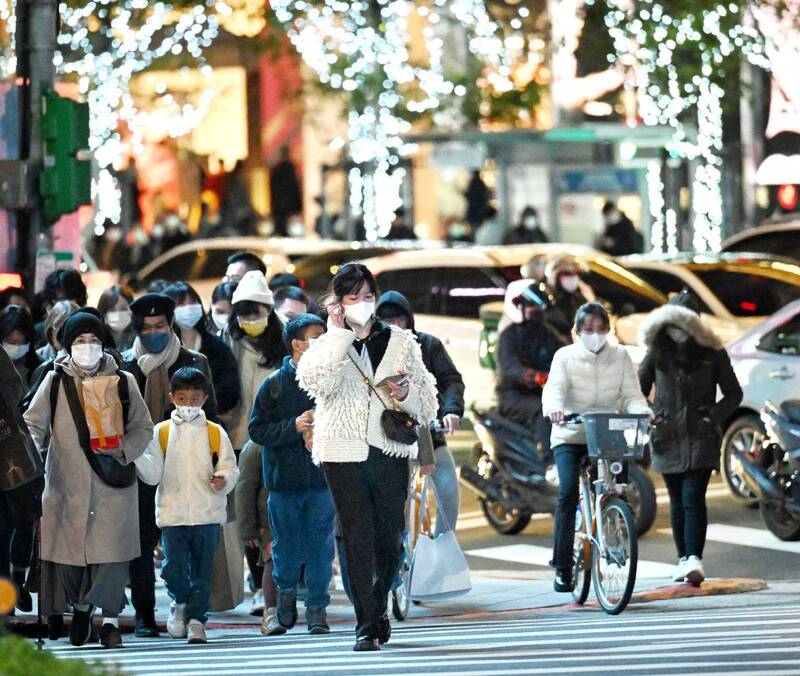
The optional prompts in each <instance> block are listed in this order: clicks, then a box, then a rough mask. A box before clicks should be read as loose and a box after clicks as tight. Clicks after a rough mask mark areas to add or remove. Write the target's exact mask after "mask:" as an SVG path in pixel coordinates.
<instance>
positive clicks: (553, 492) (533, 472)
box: [459, 407, 656, 536]
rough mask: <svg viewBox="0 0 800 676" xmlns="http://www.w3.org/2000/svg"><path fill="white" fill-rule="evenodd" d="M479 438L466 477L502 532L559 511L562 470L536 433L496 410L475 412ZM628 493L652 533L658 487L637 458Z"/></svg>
mask: <svg viewBox="0 0 800 676" xmlns="http://www.w3.org/2000/svg"><path fill="white" fill-rule="evenodd" d="M469 417H470V419H471V420H472V425H473V428H474V430H475V433H476V435H477V436H478V440H479V443H478V444H477V445H476V447H475V455H474V457H473V458H472V461H471V462H470V465H469V466H468V465H462V466H461V468H460V470H459V478H460V481H461V483H462V484H463V485H464V486H465V487H466V488H468V489H470V490H471V491H473V492H474V493H476V494H477V495H478V498H479V499H480V504H481V508H482V509H483V513H484V515H485V516H486V520H487V521H488V522H489V524H490V525H491V526H492V528H494V529H495V530H496V531H497V532H498V533H502V534H503V535H516V534H517V533H519V532H521V531H522V530H523V529H524V528H525V526H527V525H528V523H529V522H530V520H531V517H532V516H533V514H535V513H543V514H553V513H555V509H556V502H557V501H558V473H557V472H556V469H555V466H554V465H553V464H552V461H550V463H549V464H547V463H543V462H542V461H541V460H540V459H539V458H538V457H537V454H536V439H535V437H534V436H533V434H532V433H531V432H530V431H529V430H528V429H527V428H526V427H523V426H522V425H518V424H516V423H514V422H512V421H510V420H508V419H506V418H504V417H503V416H501V415H500V414H499V413H498V412H497V411H496V410H494V409H490V410H487V411H481V410H479V409H476V408H475V407H472V408H471V410H470V412H469ZM624 497H625V499H626V500H627V501H628V503H629V504H630V506H631V509H632V510H633V514H634V518H635V521H636V533H637V535H639V536H641V535H643V534H644V533H646V532H647V531H648V530H649V529H650V527H651V526H652V525H653V522H654V521H655V518H656V491H655V487H654V486H653V482H652V481H651V480H650V477H649V476H648V475H647V473H646V472H645V471H644V469H643V468H642V467H641V466H640V465H639V464H637V463H630V465H629V466H628V482H627V486H626V491H625V496H624Z"/></svg>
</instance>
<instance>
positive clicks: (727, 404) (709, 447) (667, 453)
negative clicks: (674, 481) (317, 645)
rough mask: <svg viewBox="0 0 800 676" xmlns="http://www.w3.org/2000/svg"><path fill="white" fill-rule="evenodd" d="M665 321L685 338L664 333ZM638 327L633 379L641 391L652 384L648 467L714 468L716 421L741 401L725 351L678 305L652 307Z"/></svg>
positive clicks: (663, 469)
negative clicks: (640, 352) (641, 353)
mask: <svg viewBox="0 0 800 676" xmlns="http://www.w3.org/2000/svg"><path fill="white" fill-rule="evenodd" d="M670 326H674V327H678V328H681V329H683V330H684V331H685V332H686V333H688V334H689V336H690V338H689V339H688V340H687V341H686V342H685V343H682V344H678V343H675V342H674V341H673V340H672V339H671V338H670V337H669V335H668V334H667V328H668V327H670ZM641 331H642V341H641V342H642V343H643V344H644V345H646V346H647V354H646V355H645V358H644V361H643V362H642V364H641V366H640V367H639V381H640V383H641V387H642V392H643V393H644V395H645V396H649V395H650V393H651V390H652V388H653V387H655V397H654V400H653V405H652V409H653V413H654V415H655V419H656V426H655V427H654V429H653V432H652V441H653V469H654V470H655V471H657V472H661V473H662V474H677V473H681V472H685V471H688V470H691V469H719V457H720V442H721V438H722V426H723V425H724V424H725V422H726V420H727V419H728V417H729V416H730V415H731V414H732V413H733V412H734V411H735V410H736V408H737V407H738V406H739V403H740V402H741V401H742V388H741V387H740V386H739V381H738V380H737V378H736V374H735V373H734V371H733V367H732V366H731V361H730V358H729V357H728V353H727V352H726V351H725V350H724V349H723V348H722V345H721V343H720V342H719V340H718V339H717V338H716V336H715V335H714V334H713V333H712V332H711V330H710V329H708V328H707V327H706V326H705V325H704V324H703V323H702V321H701V319H700V316H699V315H697V314H695V313H694V312H692V311H691V310H687V309H686V308H683V307H676V306H674V305H664V306H662V307H660V308H658V309H657V310H654V311H653V312H652V313H651V314H650V317H649V318H648V319H647V321H646V322H645V323H644V324H643V326H642V330H641ZM717 387H719V389H720V391H721V392H722V398H721V399H720V400H719V401H717Z"/></svg>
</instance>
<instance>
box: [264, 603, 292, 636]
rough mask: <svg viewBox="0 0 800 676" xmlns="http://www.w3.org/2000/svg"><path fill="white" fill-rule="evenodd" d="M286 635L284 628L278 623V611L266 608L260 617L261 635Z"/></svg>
mask: <svg viewBox="0 0 800 676" xmlns="http://www.w3.org/2000/svg"><path fill="white" fill-rule="evenodd" d="M285 633H286V627H284V626H283V625H282V624H281V623H280V622H278V609H277V608H267V609H266V610H264V614H263V615H262V616H261V635H262V636H280V635H281V634H285Z"/></svg>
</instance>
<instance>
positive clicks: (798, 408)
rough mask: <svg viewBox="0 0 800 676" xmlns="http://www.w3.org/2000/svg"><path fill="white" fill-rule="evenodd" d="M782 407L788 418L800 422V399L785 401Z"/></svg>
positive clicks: (782, 411)
mask: <svg viewBox="0 0 800 676" xmlns="http://www.w3.org/2000/svg"><path fill="white" fill-rule="evenodd" d="M780 409H781V413H782V414H783V415H784V416H785V417H786V419H787V420H789V421H790V422H793V423H800V400H797V399H791V400H789V401H784V402H783V403H782V404H781V406H780Z"/></svg>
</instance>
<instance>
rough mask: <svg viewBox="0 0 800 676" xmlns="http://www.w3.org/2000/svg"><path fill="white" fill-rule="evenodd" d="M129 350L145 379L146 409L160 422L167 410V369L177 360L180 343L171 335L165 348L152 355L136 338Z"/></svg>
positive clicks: (176, 337)
mask: <svg viewBox="0 0 800 676" xmlns="http://www.w3.org/2000/svg"><path fill="white" fill-rule="evenodd" d="M131 350H132V351H133V356H134V357H136V363H137V364H138V365H139V368H140V369H141V370H142V373H144V375H145V377H146V378H147V381H146V383H145V386H144V401H145V403H146V404H147V409H148V410H149V411H150V416H151V417H152V418H153V420H155V421H157V422H158V421H161V420H162V419H163V418H164V412H165V411H166V410H167V409H168V408H169V368H170V367H171V366H172V365H173V364H174V363H175V362H176V361H177V360H178V355H179V354H180V351H181V341H180V340H179V339H178V336H176V335H175V334H174V333H173V334H172V338H171V340H170V342H169V343H168V344H167V346H166V347H165V348H164V349H163V350H162V351H161V352H158V353H153V352H148V351H147V350H145V348H144V345H142V341H141V340H139V337H138V336H137V337H136V340H135V341H133V347H132V348H131Z"/></svg>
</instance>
